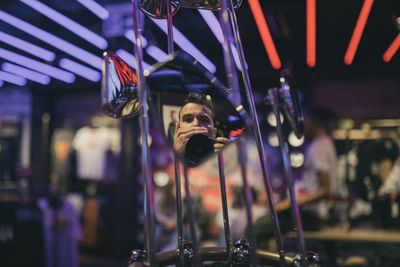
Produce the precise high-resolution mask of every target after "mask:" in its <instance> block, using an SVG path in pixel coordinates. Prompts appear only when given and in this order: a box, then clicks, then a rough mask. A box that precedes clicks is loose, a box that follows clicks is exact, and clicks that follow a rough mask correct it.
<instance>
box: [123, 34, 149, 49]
mask: <svg viewBox="0 0 400 267" xmlns="http://www.w3.org/2000/svg"><path fill="white" fill-rule="evenodd" d="M125 37H126V39H128V40H129V41H131V42H132V43H134V44H136V37H135V33H134V32H133V30H127V31H126V32H125ZM140 40H141V41H142V47H143V48H144V47H146V46H147V40H146V38H144V37H143V35H142V36H141V38H140Z"/></svg>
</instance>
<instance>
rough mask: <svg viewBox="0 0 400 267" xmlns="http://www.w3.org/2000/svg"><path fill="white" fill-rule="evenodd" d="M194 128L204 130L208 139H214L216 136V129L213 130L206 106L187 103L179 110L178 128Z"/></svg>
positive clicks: (211, 119)
mask: <svg viewBox="0 0 400 267" xmlns="http://www.w3.org/2000/svg"><path fill="white" fill-rule="evenodd" d="M195 126H198V127H204V128H206V129H207V132H208V135H207V136H208V138H214V137H215V136H216V132H217V129H216V128H214V122H213V117H212V113H211V111H210V110H209V109H208V108H207V107H206V106H203V105H199V104H196V103H188V104H186V105H184V106H183V108H182V109H181V112H180V118H179V127H180V128H188V127H195Z"/></svg>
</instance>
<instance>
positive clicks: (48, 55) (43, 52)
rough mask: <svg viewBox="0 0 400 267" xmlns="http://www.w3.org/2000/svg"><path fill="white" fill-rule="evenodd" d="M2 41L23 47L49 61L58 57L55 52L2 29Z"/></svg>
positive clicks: (0, 37)
mask: <svg viewBox="0 0 400 267" xmlns="http://www.w3.org/2000/svg"><path fill="white" fill-rule="evenodd" d="M0 41H2V42H4V43H7V44H9V45H11V46H14V47H16V48H18V49H21V50H23V51H25V52H27V53H30V54H32V55H34V56H37V57H38V58H41V59H43V60H46V61H49V62H50V61H53V60H54V59H55V58H56V55H55V54H54V53H53V52H51V51H49V50H47V49H44V48H42V47H40V46H37V45H34V44H31V43H29V42H26V41H24V40H22V39H19V38H17V37H15V36H12V35H9V34H7V33H5V32H2V31H0Z"/></svg>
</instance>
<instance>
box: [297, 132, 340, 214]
mask: <svg viewBox="0 0 400 267" xmlns="http://www.w3.org/2000/svg"><path fill="white" fill-rule="evenodd" d="M320 171H326V172H328V173H329V183H330V189H331V191H332V190H333V189H334V188H336V187H335V183H336V179H335V178H336V149H335V145H334V143H333V141H332V139H331V138H330V137H329V136H327V135H324V136H319V137H316V138H314V139H313V140H312V142H311V143H310V144H309V146H308V148H307V150H306V153H305V160H304V170H303V173H302V177H301V180H300V181H299V182H297V183H296V185H295V188H296V193H297V195H298V198H301V197H302V196H306V195H310V194H313V193H315V192H317V191H318V190H319V189H320V188H321V184H320V179H319V175H318V173H319V172H320ZM304 209H305V210H310V211H313V212H315V213H316V215H317V216H318V217H320V218H324V219H327V218H328V212H329V208H328V203H327V201H326V200H320V201H318V202H316V203H312V204H307V205H304Z"/></svg>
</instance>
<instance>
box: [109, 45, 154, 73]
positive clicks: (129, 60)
mask: <svg viewBox="0 0 400 267" xmlns="http://www.w3.org/2000/svg"><path fill="white" fill-rule="evenodd" d="M116 53H117V55H118V56H120V57H121V58H122V59H123V60H124V61H125V62H126V63H128V65H130V66H131V67H132V68H134V69H135V70H136V69H137V63H136V58H135V56H134V55H132V54H131V53H129V52H128V51H126V50H124V49H118V50H117V52H116ZM142 64H143V68H144V69H145V70H151V65H150V64H148V63H146V62H144V61H143V62H142Z"/></svg>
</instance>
